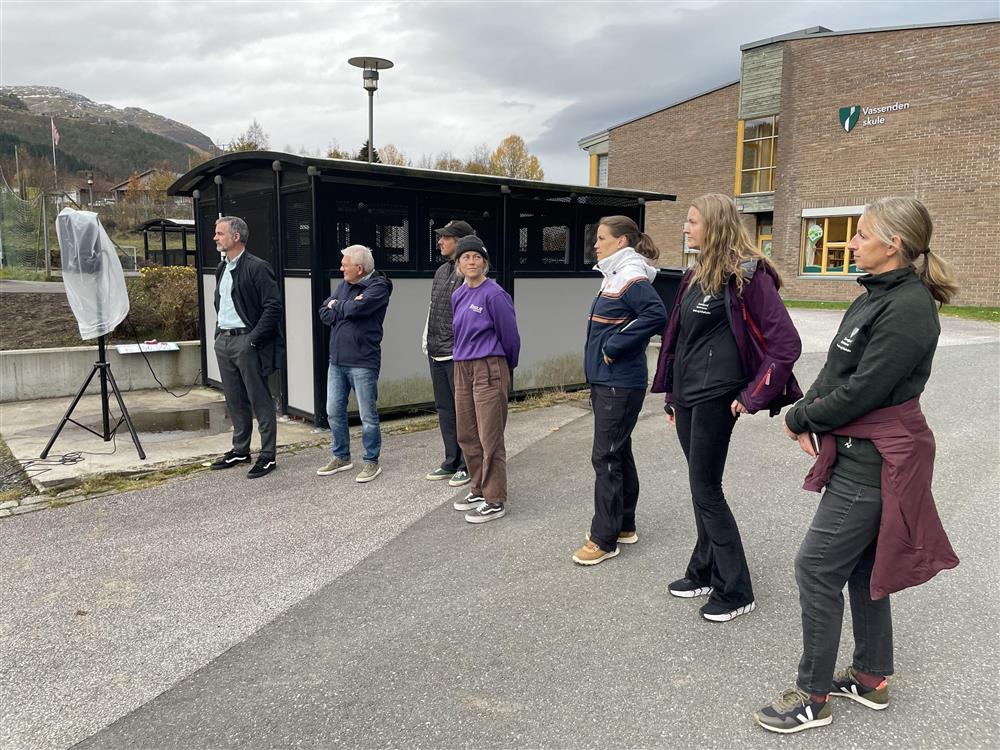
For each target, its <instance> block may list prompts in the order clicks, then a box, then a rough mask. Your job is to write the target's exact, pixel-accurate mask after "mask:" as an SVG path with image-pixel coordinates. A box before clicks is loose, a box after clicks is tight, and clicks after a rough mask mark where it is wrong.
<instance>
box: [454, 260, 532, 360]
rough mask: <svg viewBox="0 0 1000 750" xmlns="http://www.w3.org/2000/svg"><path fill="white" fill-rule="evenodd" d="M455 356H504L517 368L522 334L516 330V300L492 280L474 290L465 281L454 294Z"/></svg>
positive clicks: (458, 358) (467, 358)
mask: <svg viewBox="0 0 1000 750" xmlns="http://www.w3.org/2000/svg"><path fill="white" fill-rule="evenodd" d="M451 309H452V311H453V312H454V315H453V317H452V324H451V326H452V330H453V331H454V333H455V348H454V350H453V357H454V359H455V361H456V362H461V361H463V360H469V359H482V358H483V357H504V358H505V359H506V360H507V364H508V365H510V369H511V370H513V369H514V368H515V367H517V356H518V354H519V353H520V352H521V337H520V336H519V335H518V333H517V318H516V317H515V316H514V301H513V300H512V299H511V298H510V295H509V294H507V292H505V291H504V290H503V289H502V288H501V287H500V285H499V284H497V283H496V282H495V281H493V279H486V281H484V282H483V283H482V284H480V285H479V286H477V287H476V288H475V289H473V288H472V287H471V286H469V285H468V284H462V286H460V287H459V288H458V289H456V290H455V292H454V293H453V294H452V295H451Z"/></svg>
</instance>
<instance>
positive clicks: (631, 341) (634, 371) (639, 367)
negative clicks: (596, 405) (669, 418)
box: [583, 247, 667, 390]
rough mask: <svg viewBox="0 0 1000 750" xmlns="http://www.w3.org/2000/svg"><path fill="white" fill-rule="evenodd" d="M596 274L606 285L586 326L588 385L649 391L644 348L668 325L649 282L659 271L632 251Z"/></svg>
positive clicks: (610, 260) (599, 266)
mask: <svg viewBox="0 0 1000 750" xmlns="http://www.w3.org/2000/svg"><path fill="white" fill-rule="evenodd" d="M597 269H598V270H599V271H600V272H601V273H603V274H604V283H602V284H601V289H600V291H599V292H598V293H597V296H596V297H595V298H594V303H593V304H592V305H591V306H590V317H589V320H588V322H587V345H586V348H585V350H584V359H583V368H584V373H585V375H586V377H587V382H588V383H591V384H593V385H605V386H611V387H616V388H641V389H643V390H645V389H646V383H647V378H648V372H647V369H646V345H647V344H648V343H649V337H650V336H652V335H653V334H657V333H660V332H661V331H662V330H663V326H664V325H666V322H667V309H666V308H665V307H664V306H663V302H662V301H661V300H660V297H659V295H657V293H656V291H655V290H654V289H653V284H652V283H651V282H652V280H653V279H654V278H656V270H655V269H653V268H652V267H650V266H649V264H648V263H646V260H645V258H643V257H642V256H641V255H639V254H638V253H637V252H636V251H635V250H633V249H632V248H630V247H626V248H624V249H622V250H619V251H618V252H617V253H615V254H614V255H611V256H609V257H607V258H605V259H604V260H602V261H601V262H600V263H598V264H597ZM605 356H607V358H608V359H610V360H611V364H610V365H609V364H607V363H606V362H605V361H604V357H605Z"/></svg>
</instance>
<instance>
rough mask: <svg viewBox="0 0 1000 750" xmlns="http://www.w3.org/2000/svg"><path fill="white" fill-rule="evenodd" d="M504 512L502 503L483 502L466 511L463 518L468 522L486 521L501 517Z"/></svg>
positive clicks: (505, 512)
mask: <svg viewBox="0 0 1000 750" xmlns="http://www.w3.org/2000/svg"><path fill="white" fill-rule="evenodd" d="M506 514H507V511H506V510H504V507H503V503H483V504H482V505H480V506H479V507H478V508H476V509H475V510H474V511H472V512H471V513H466V514H465V520H466V521H468V522H469V523H486V522H487V521H495V520H496V519H498V518H503V517H504V516H505V515H506Z"/></svg>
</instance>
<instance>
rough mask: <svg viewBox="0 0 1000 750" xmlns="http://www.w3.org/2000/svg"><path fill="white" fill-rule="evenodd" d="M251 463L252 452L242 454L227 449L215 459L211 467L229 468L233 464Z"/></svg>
mask: <svg viewBox="0 0 1000 750" xmlns="http://www.w3.org/2000/svg"><path fill="white" fill-rule="evenodd" d="M248 463H250V454H249V453H248V454H246V455H245V456H244V455H241V454H239V453H237V452H236V451H226V452H225V454H223V455H222V456H221V457H219V458H217V459H215V460H214V461H213V462H212V463H211V465H210V466H209V468H211V469H228V468H229V467H231V466H236V465H237V464H248Z"/></svg>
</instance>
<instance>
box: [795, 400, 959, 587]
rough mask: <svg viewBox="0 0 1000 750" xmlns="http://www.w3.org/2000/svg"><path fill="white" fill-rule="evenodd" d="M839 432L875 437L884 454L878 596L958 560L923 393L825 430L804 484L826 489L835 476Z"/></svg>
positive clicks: (874, 575)
mask: <svg viewBox="0 0 1000 750" xmlns="http://www.w3.org/2000/svg"><path fill="white" fill-rule="evenodd" d="M834 435H843V436H850V437H856V438H864V439H866V440H871V441H872V442H873V443H874V444H875V447H876V448H877V449H878V452H879V453H881V454H882V521H881V523H880V524H879V531H878V542H877V543H876V545H875V566H874V568H873V569H872V578H871V597H872V599H881V598H883V597H886V596H888V595H889V594H893V593H895V592H897V591H902V590H903V589H905V588H909V587H910V586H917V585H919V584H921V583H924V582H926V581H929V580H930V579H931V578H933V577H934V576H935V575H937V574H938V573H939V572H941V571H942V570H946V569H948V568H954V567H955V566H956V565H958V557H957V556H956V555H955V551H954V550H953V549H952V548H951V542H949V541H948V535H947V534H946V533H945V531H944V527H943V526H942V525H941V519H940V517H939V516H938V512H937V508H936V507H935V505H934V496H933V495H932V494H931V479H932V477H933V474H934V449H935V446H934V434H933V433H932V432H931V429H930V427H928V426H927V420H925V419H924V414H923V412H922V411H921V410H920V398H919V397H917V398H912V399H910V400H909V401H906V402H904V403H902V404H899V405H898V406H890V407H887V408H885V409H876V410H875V411H873V412H870V413H868V414H866V415H865V416H863V417H859V418H858V419H855V420H854V421H853V422H849V423H848V424H845V425H844V426H842V427H838V428H837V429H835V430H833V431H832V432H827V433H824V434H823V435H821V436H820V441H821V442H820V452H819V457H818V458H817V459H816V463H815V464H813V467H812V469H810V470H809V473H808V474H807V475H806V481H805V484H803V485H802V488H803V489H806V490H811V491H812V492H820V491H822V489H823V488H824V487H826V485H827V484H828V483H829V482H830V475H831V474H832V473H833V465H834V462H835V461H836V459H837V441H836V438H835V437H834Z"/></svg>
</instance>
